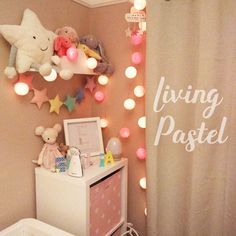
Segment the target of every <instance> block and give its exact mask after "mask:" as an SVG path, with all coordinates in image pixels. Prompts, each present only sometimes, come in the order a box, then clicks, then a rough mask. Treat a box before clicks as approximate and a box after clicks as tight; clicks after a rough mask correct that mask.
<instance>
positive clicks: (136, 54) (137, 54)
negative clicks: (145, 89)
mask: <svg viewBox="0 0 236 236" xmlns="http://www.w3.org/2000/svg"><path fill="white" fill-rule="evenodd" d="M142 59H143V56H142V54H141V53H140V52H134V53H133V54H132V56H131V60H132V62H133V63H134V64H136V65H138V64H140V63H141V62H142Z"/></svg>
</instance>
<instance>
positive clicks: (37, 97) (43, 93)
mask: <svg viewBox="0 0 236 236" xmlns="http://www.w3.org/2000/svg"><path fill="white" fill-rule="evenodd" d="M33 90H34V97H33V98H32V100H31V101H30V103H35V104H37V106H38V108H39V109H40V108H41V106H42V104H43V103H44V102H47V101H48V100H49V99H48V96H47V89H46V88H45V89H43V90H37V89H33Z"/></svg>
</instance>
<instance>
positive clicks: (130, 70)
mask: <svg viewBox="0 0 236 236" xmlns="http://www.w3.org/2000/svg"><path fill="white" fill-rule="evenodd" d="M136 75H137V69H136V68H135V67H134V66H128V67H127V68H126V69H125V76H126V77H127V78H128V79H133V78H135V77H136Z"/></svg>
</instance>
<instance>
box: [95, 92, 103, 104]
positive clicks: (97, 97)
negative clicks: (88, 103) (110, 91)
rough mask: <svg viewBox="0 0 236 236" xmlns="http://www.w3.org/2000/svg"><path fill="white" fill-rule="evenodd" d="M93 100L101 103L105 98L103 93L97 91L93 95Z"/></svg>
mask: <svg viewBox="0 0 236 236" xmlns="http://www.w3.org/2000/svg"><path fill="white" fill-rule="evenodd" d="M94 98H95V100H96V101H97V102H102V101H103V100H104V98H105V95H104V93H103V92H101V91H97V92H96V93H95V94H94Z"/></svg>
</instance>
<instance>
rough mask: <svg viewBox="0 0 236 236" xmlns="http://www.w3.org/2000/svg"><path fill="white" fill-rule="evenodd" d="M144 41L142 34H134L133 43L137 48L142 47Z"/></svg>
mask: <svg viewBox="0 0 236 236" xmlns="http://www.w3.org/2000/svg"><path fill="white" fill-rule="evenodd" d="M142 41H143V38H142V35H140V34H132V36H131V43H132V44H133V45H135V46H137V45H140V44H141V43H142Z"/></svg>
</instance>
